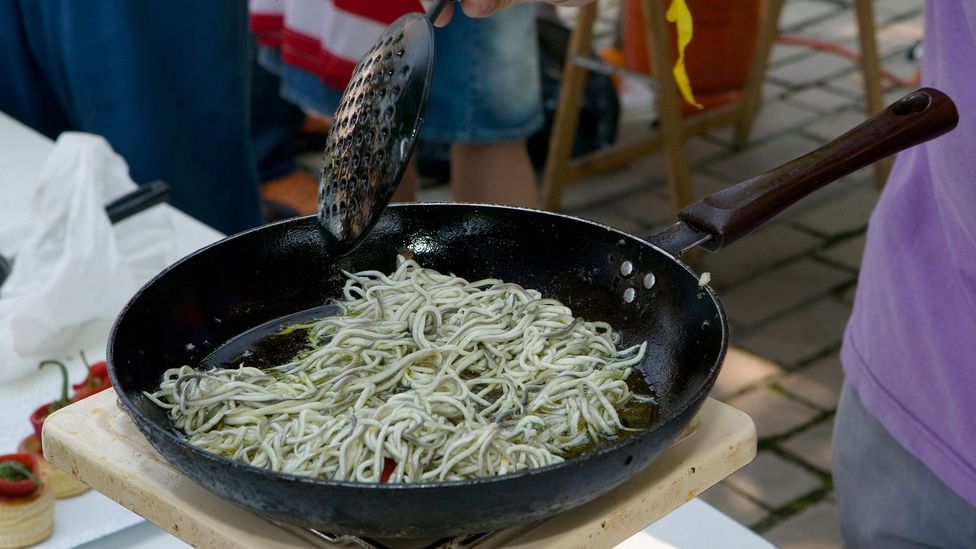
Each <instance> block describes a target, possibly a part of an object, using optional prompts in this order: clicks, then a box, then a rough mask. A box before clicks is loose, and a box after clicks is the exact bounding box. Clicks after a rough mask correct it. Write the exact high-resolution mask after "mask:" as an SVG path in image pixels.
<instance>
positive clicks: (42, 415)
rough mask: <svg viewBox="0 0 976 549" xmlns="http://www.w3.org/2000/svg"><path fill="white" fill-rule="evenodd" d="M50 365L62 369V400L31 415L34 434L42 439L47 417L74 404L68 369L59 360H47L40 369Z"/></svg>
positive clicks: (51, 403)
mask: <svg viewBox="0 0 976 549" xmlns="http://www.w3.org/2000/svg"><path fill="white" fill-rule="evenodd" d="M48 364H56V365H57V366H58V368H60V369H61V398H59V399H58V400H55V401H54V402H50V403H48V404H45V405H44V406H41V407H40V408H38V409H36V410H34V413H33V414H31V415H30V422H31V425H33V426H34V433H35V434H37V438H41V427H42V426H43V425H44V420H45V419H46V418H47V416H49V415H51V414H53V413H54V412H56V411H58V410H60V409H61V408H64V407H65V406H67V405H69V404H71V402H72V401H71V399H70V398H68V368H66V367H65V365H64V364H62V363H60V362H58V361H57V360H45V361H44V362H42V363H41V364H40V366H38V368H43V367H44V366H46V365H48Z"/></svg>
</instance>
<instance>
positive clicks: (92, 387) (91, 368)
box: [71, 352, 112, 402]
mask: <svg viewBox="0 0 976 549" xmlns="http://www.w3.org/2000/svg"><path fill="white" fill-rule="evenodd" d="M80 354H81V361H82V362H84V363H85V367H86V368H88V376H87V377H86V378H85V380H84V381H82V382H81V383H76V384H74V385H72V386H71V388H72V389H74V390H75V394H73V395H71V402H77V401H79V400H81V399H83V398H86V397H90V396H92V395H94V394H95V393H99V392H101V391H104V390H105V389H108V388H109V387H111V386H112V380H110V379H109V377H108V364H106V363H105V361H104V360H101V361H98V362H96V363H94V364H88V360H86V359H85V353H84V352H82V353H80Z"/></svg>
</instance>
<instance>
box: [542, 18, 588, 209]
mask: <svg viewBox="0 0 976 549" xmlns="http://www.w3.org/2000/svg"><path fill="white" fill-rule="evenodd" d="M595 19H596V2H594V3H592V4H589V5H586V6H583V7H581V8H580V10H579V14H578V15H577V18H576V26H575V27H574V28H573V32H572V34H571V35H570V39H569V51H568V52H567V54H566V63H565V65H564V66H563V78H562V87H561V88H560V90H559V103H558V104H557V105H556V113H555V116H554V118H553V125H552V134H551V135H550V137H549V153H548V154H547V156H546V165H545V167H544V169H543V172H542V207H543V208H545V209H547V210H550V211H556V210H559V207H560V201H561V198H562V192H563V187H564V186H565V185H566V182H567V181H566V180H567V176H566V172H567V167H568V165H569V161H570V157H571V156H572V153H573V141H574V140H575V138H576V126H577V124H578V123H579V110H580V103H581V102H582V99H583V86H584V84H585V83H586V69H584V68H583V67H580V66H579V65H577V64H576V63H575V62H574V57H575V56H577V55H587V54H588V53H589V51H590V43H591V42H592V40H593V21H594V20H595Z"/></svg>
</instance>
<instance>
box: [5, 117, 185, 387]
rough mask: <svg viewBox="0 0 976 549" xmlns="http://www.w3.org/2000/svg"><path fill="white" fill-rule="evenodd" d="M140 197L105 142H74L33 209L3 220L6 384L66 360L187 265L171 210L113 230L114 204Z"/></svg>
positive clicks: (60, 147) (65, 140)
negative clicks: (153, 282)
mask: <svg viewBox="0 0 976 549" xmlns="http://www.w3.org/2000/svg"><path fill="white" fill-rule="evenodd" d="M135 188H136V185H135V183H133V182H132V180H131V179H130V178H129V167H128V165H126V163H125V160H123V159H122V157H120V156H119V155H117V154H115V152H114V151H112V148H111V146H109V144H108V142H106V141H105V139H103V138H102V137H99V136H96V135H90V134H83V133H64V134H62V135H61V136H60V137H59V138H58V140H57V142H56V143H55V146H54V149H53V151H52V153H51V156H50V157H49V158H48V160H47V162H46V164H45V165H44V167H43V169H42V171H41V174H40V181H39V182H38V184H37V186H36V191H35V193H34V196H33V198H32V200H31V204H30V208H29V209H28V210H25V212H24V214H23V215H21V216H20V217H18V218H16V219H14V220H7V221H5V220H0V253H3V254H4V256H6V257H7V258H8V259H9V258H13V260H14V268H13V271H12V272H11V274H10V276H9V277H8V278H7V281H6V282H5V283H4V284H3V286H0V381H5V380H9V379H14V378H17V377H21V376H23V375H25V374H28V373H31V372H34V371H36V369H37V366H38V363H39V362H40V361H41V360H44V359H46V358H51V357H56V356H60V355H61V354H63V352H64V351H65V349H64V348H63V346H64V345H65V344H66V343H67V342H68V341H70V340H71V339H72V338H74V336H75V335H76V333H77V331H78V330H79V329H80V328H82V327H83V326H84V325H85V324H86V323H88V322H90V321H92V320H98V319H103V320H104V319H112V318H114V317H115V316H116V315H117V314H118V313H119V311H120V310H121V309H122V307H123V305H125V303H126V302H127V301H128V300H129V298H130V297H131V296H132V295H133V294H134V293H135V291H136V290H138V289H139V287H140V286H141V285H142V284H144V283H145V282H146V281H148V280H149V279H150V278H151V277H152V276H153V275H155V274H156V273H158V272H159V271H160V270H162V269H163V268H164V267H166V266H167V265H169V264H170V263H172V262H173V261H175V260H176V259H177V258H176V252H175V245H174V233H173V226H172V223H171V221H170V218H169V215H168V214H167V212H166V211H164V210H162V209H161V208H150V209H149V210H146V211H145V212H142V213H140V214H138V215H136V216H133V217H132V218H130V219H126V220H123V221H120V222H119V223H117V224H116V225H115V226H113V225H112V224H111V223H110V222H109V219H108V216H107V215H106V214H105V204H107V203H108V202H110V201H111V200H113V199H115V198H118V197H119V196H121V195H123V194H125V193H127V192H129V191H131V190H133V189H135Z"/></svg>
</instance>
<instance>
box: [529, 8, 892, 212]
mask: <svg viewBox="0 0 976 549" xmlns="http://www.w3.org/2000/svg"><path fill="white" fill-rule="evenodd" d="M784 1H785V0H769V1H768V2H767V3H766V10H765V13H764V15H763V21H762V22H761V24H760V27H759V34H758V36H757V39H756V47H755V50H754V53H753V58H752V62H751V64H750V69H749V73H748V76H747V78H746V82H745V86H744V89H743V94H742V97H741V99H740V100H738V101H736V102H733V103H729V104H726V105H723V106H720V107H716V108H713V109H709V110H706V111H703V112H702V113H699V114H695V115H691V116H682V114H681V108H680V101H681V98H680V96H679V94H678V90H677V87H676V86H675V83H674V77H673V75H672V73H671V71H670V70H661V71H657V72H656V74H655V79H656V81H657V83H658V86H657V90H656V95H655V98H656V101H657V113H658V119H659V128H660V129H659V130H658V131H656V132H653V133H649V134H648V135H645V136H642V137H640V138H637V139H635V140H631V141H628V142H624V143H615V144H614V145H611V146H609V147H605V148H603V149H600V150H598V151H595V152H592V153H589V154H586V155H584V156H581V157H577V158H571V154H572V146H573V141H574V139H575V136H576V129H577V124H578V120H579V109H580V102H581V99H582V95H583V86H584V82H585V78H586V70H587V69H586V68H585V67H584V65H586V64H587V63H585V60H586V59H587V58H588V56H589V53H590V48H591V42H592V38H593V24H594V21H595V19H596V15H597V4H596V3H595V2H594V3H592V4H589V5H587V6H584V7H582V8H580V10H579V13H578V16H577V20H576V26H575V28H574V29H573V32H572V35H571V37H570V43H569V49H568V53H567V57H566V64H565V66H564V70H563V82H562V88H561V90H560V95H559V103H558V106H557V107H556V114H555V119H554V121H553V130H552V134H551V137H550V140H549V153H548V157H547V161H546V165H545V168H544V170H543V177H542V192H543V197H542V199H543V207H544V208H546V209H548V210H559V209H560V204H561V199H562V192H563V189H564V188H565V187H567V186H568V185H571V184H573V183H576V182H578V181H580V180H582V179H584V178H586V177H589V176H592V175H595V174H598V173H602V172H605V171H608V170H611V169H614V168H617V167H619V166H621V165H623V164H626V163H628V162H632V161H634V160H636V159H637V158H640V157H641V156H643V155H646V154H649V153H651V152H654V151H657V150H662V151H663V153H664V155H665V159H666V166H667V179H668V190H669V192H670V196H671V206H672V207H673V208H674V209H675V210H679V209H681V208H683V207H685V206H687V205H688V204H691V203H692V202H693V201H694V192H693V190H692V186H691V171H690V168H689V166H688V158H687V147H686V143H687V140H688V139H689V138H690V137H692V136H694V135H697V134H700V133H702V132H706V131H709V130H712V129H715V128H718V127H722V126H727V125H730V124H734V125H735V144H736V146H741V145H744V144H745V143H746V142H747V141H748V138H749V132H750V130H751V128H752V122H753V119H754V118H755V116H756V113H757V112H758V111H759V107H760V105H761V103H762V84H763V80H764V79H765V76H766V68H767V67H768V64H769V55H770V52H771V50H772V47H773V43H774V42H775V40H776V37H777V35H778V24H779V18H780V14H781V13H782V10H783V4H784ZM641 2H642V8H643V10H642V11H643V15H644V21H643V24H644V29H645V33H646V36H647V48H648V57H649V58H650V60H651V63H652V65H653V66H655V67H671V66H672V64H673V61H672V58H671V48H670V45H669V44H668V37H669V33H668V23H667V21H666V19H665V11H666V10H667V5H668V3H669V0H641ZM854 4H855V9H856V12H857V18H858V30H859V32H858V34H859V36H860V41H861V52H862V69H863V71H864V76H865V78H864V80H865V93H866V96H867V105H868V109H867V110H868V113H869V114H870V113H874V112H877V111H879V110H881V108H883V97H882V95H881V85H880V65H879V62H878V52H877V44H876V39H875V34H874V18H873V14H872V5H871V0H855V1H854ZM875 170H876V172H875V173H876V179H877V180H878V182H879V184H882V183H883V181H884V178H886V177H887V168H886V166H883V165H880V164H876V165H875Z"/></svg>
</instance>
